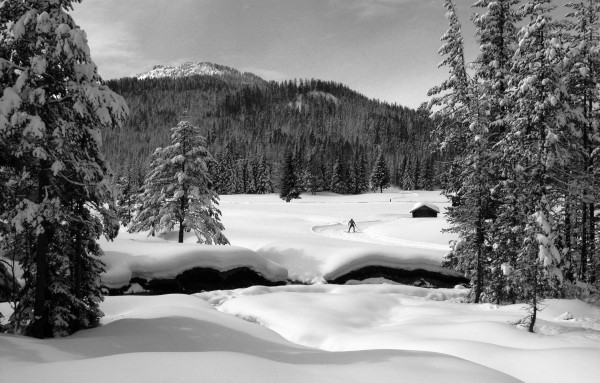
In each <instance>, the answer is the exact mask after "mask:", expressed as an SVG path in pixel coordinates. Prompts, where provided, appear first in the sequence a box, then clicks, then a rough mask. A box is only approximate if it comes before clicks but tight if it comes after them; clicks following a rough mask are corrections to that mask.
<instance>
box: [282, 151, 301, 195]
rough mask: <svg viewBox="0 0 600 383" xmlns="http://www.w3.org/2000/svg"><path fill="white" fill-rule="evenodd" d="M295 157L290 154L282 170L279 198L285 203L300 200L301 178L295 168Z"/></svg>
mask: <svg viewBox="0 0 600 383" xmlns="http://www.w3.org/2000/svg"><path fill="white" fill-rule="evenodd" d="M294 164H295V161H294V156H293V155H292V153H291V152H290V153H288V154H287V156H286V157H285V162H284V164H283V168H282V170H281V179H280V185H279V197H280V198H281V199H283V200H285V202H290V201H291V200H293V199H295V198H300V193H301V188H300V185H299V182H298V180H299V177H298V175H297V174H296V169H295V168H294Z"/></svg>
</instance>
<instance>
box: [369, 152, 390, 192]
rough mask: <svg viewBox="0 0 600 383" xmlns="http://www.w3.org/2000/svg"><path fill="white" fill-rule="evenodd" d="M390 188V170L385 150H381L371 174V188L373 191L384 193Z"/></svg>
mask: <svg viewBox="0 0 600 383" xmlns="http://www.w3.org/2000/svg"><path fill="white" fill-rule="evenodd" d="M388 186H390V170H389V169H388V166H387V163H386V161H385V156H384V155H383V150H381V149H380V150H379V155H378V156H377V160H376V161H375V166H374V167H373V172H372V173H371V188H372V189H373V190H377V189H379V192H380V193H383V189H385V188H387V187H388Z"/></svg>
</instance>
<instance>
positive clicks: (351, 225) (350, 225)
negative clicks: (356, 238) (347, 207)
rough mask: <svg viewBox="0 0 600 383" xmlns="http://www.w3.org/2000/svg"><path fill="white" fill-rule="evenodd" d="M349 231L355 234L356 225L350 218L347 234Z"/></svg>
mask: <svg viewBox="0 0 600 383" xmlns="http://www.w3.org/2000/svg"><path fill="white" fill-rule="evenodd" d="M350 229H352V232H353V233H356V223H354V220H353V219H352V218H350V222H348V233H349V232H350Z"/></svg>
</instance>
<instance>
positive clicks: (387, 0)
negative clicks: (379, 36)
mask: <svg viewBox="0 0 600 383" xmlns="http://www.w3.org/2000/svg"><path fill="white" fill-rule="evenodd" d="M328 1H329V3H330V4H331V6H332V7H335V8H337V9H346V10H348V11H350V12H352V13H354V14H355V15H356V16H357V17H358V18H360V19H363V20H372V19H378V18H382V17H384V18H390V17H395V16H396V15H397V13H398V12H401V11H402V10H403V9H405V8H406V6H407V5H411V4H420V6H423V5H424V4H426V3H427V4H429V5H431V4H432V3H433V2H432V1H431V0H328Z"/></svg>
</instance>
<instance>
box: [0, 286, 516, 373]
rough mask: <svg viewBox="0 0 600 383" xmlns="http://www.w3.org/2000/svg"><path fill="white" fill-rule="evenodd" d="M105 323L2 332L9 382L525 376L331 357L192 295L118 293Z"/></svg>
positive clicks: (439, 357)
mask: <svg viewBox="0 0 600 383" xmlns="http://www.w3.org/2000/svg"><path fill="white" fill-rule="evenodd" d="M102 309H103V310H104V312H105V313H106V317H105V319H104V320H103V326H101V327H99V328H96V329H92V330H87V331H81V332H79V333H77V334H75V335H73V336H71V337H69V338H65V339H48V340H35V339H30V338H25V337H17V336H7V335H0V344H2V347H1V348H0V369H1V371H2V379H3V381H7V382H11V381H14V382H24V383H28V382H40V381H48V380H50V381H52V382H61V383H68V382H81V381H82V379H83V380H85V382H89V383H96V382H97V383H106V382H111V383H132V382H145V383H148V382H150V383H152V382H157V383H158V382H161V383H162V382H166V381H177V382H198V381H201V382H208V383H210V382H215V383H223V382H261V383H262V382H291V383H296V382H297V383H306V382H312V381H322V382H365V381H368V380H370V379H372V377H373V376H377V381H378V382H382V383H385V382H390V383H392V382H394V383H395V382H398V380H408V381H411V382H424V383H425V382H433V381H441V380H442V379H443V380H444V381H445V382H448V383H453V382H456V383H458V382H460V383H463V382H484V381H485V382H491V383H508V382H517V380H515V379H513V378H511V377H509V376H506V375H504V374H502V373H498V372H496V371H494V370H491V369H488V368H485V367H482V366H478V365H477V364H474V363H471V362H469V361H465V360H462V359H458V358H454V357H451V356H447V355H443V354H439V353H429V352H412V351H400V350H364V351H356V352H326V351H321V350H318V349H313V348H308V347H305V346H300V345H296V344H293V343H291V342H289V341H287V340H285V339H283V338H282V337H280V336H279V335H277V334H276V333H274V332H272V331H271V330H268V329H266V328H264V327H262V326H259V325H257V324H254V323H249V322H248V321H245V320H242V319H238V318H235V317H233V316H230V315H227V314H224V313H220V312H218V311H216V310H215V309H213V308H212V306H210V305H208V304H207V303H205V302H203V301H202V300H200V299H197V298H194V297H191V296H182V295H166V296H157V297H110V298H107V300H106V302H105V303H103V305H102Z"/></svg>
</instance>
